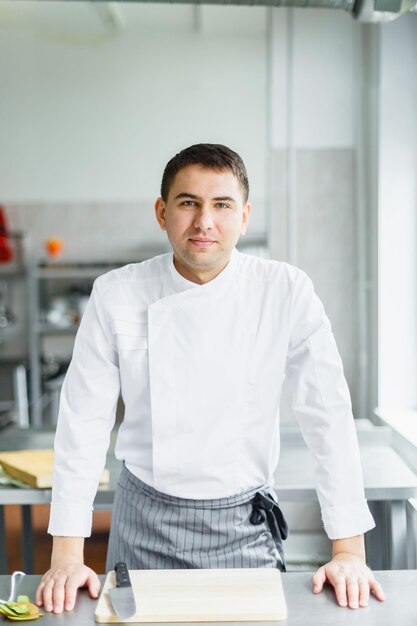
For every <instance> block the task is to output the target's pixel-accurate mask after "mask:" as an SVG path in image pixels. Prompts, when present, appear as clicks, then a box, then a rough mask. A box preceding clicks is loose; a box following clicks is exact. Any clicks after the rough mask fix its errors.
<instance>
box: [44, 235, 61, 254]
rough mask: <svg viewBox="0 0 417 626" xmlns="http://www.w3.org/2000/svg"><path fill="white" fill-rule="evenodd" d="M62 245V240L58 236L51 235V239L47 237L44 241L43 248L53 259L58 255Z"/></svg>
mask: <svg viewBox="0 0 417 626" xmlns="http://www.w3.org/2000/svg"><path fill="white" fill-rule="evenodd" d="M63 247H64V242H63V241H62V239H59V237H52V238H51V239H47V240H46V241H45V250H46V251H47V253H48V255H49V256H50V257H52V258H54V259H56V258H57V257H59V256H60V254H61V252H62V249H63Z"/></svg>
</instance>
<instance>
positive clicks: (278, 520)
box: [249, 491, 288, 572]
mask: <svg viewBox="0 0 417 626" xmlns="http://www.w3.org/2000/svg"><path fill="white" fill-rule="evenodd" d="M249 521H250V523H251V524H253V525H254V526H259V524H262V523H263V522H265V521H267V522H268V526H269V529H270V531H271V534H272V537H273V539H274V541H275V545H276V546H277V549H278V552H279V554H280V557H281V560H282V565H283V571H284V572H285V571H286V569H285V560H284V551H283V549H282V540H285V539H286V538H287V537H288V524H287V522H286V520H285V517H284V515H283V513H282V511H281V509H280V507H279V504H278V502H276V500H274V498H273V497H272V496H271V495H270V494H269V493H262V492H260V491H257V492H256V494H255V495H254V497H253V500H252V512H251V514H250V517H249Z"/></svg>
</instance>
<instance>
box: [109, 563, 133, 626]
mask: <svg viewBox="0 0 417 626" xmlns="http://www.w3.org/2000/svg"><path fill="white" fill-rule="evenodd" d="M114 571H115V574H116V587H115V589H109V596H110V600H111V603H112V605H113V609H114V611H115V612H116V613H117V615H118V617H120V619H122V620H124V619H129V617H133V615H134V614H135V613H136V601H135V596H134V595H133V589H132V583H131V582H130V577H129V570H128V569H127V565H126V563H123V562H119V563H116V565H115V566H114Z"/></svg>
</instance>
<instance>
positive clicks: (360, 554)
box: [311, 535, 385, 609]
mask: <svg viewBox="0 0 417 626" xmlns="http://www.w3.org/2000/svg"><path fill="white" fill-rule="evenodd" d="M342 547H345V548H350V549H349V550H347V551H342V550H341V548H342ZM311 582H312V584H313V592H314V593H320V592H321V590H322V589H323V585H324V583H325V582H328V583H330V584H331V585H333V587H334V590H335V593H336V599H337V602H338V604H339V605H340V606H349V607H350V608H351V609H357V608H358V607H362V606H368V601H369V593H370V592H371V593H373V595H374V596H375V597H376V598H377V599H378V600H380V601H381V602H383V601H384V600H385V596H384V592H383V590H382V587H381V585H380V584H379V583H378V582H377V581H376V580H375V578H374V575H373V573H372V572H371V570H370V569H369V567H368V566H367V565H366V561H365V550H364V548H363V535H360V536H358V537H351V538H348V539H337V540H335V541H334V542H333V558H332V560H331V561H329V563H326V564H325V565H323V566H322V567H320V568H319V569H318V570H317V572H316V573H315V574H314V576H313V578H312V580H311Z"/></svg>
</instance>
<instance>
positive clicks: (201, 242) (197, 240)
mask: <svg viewBox="0 0 417 626" xmlns="http://www.w3.org/2000/svg"><path fill="white" fill-rule="evenodd" d="M190 241H191V243H192V244H193V245H194V246H197V247H198V248H208V247H210V246H211V245H213V244H215V243H216V242H215V241H214V239H206V238H205V237H193V238H190Z"/></svg>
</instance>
